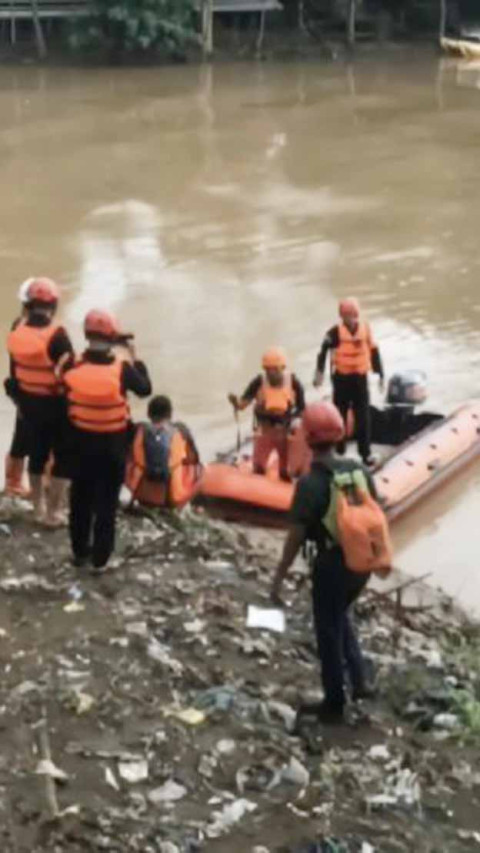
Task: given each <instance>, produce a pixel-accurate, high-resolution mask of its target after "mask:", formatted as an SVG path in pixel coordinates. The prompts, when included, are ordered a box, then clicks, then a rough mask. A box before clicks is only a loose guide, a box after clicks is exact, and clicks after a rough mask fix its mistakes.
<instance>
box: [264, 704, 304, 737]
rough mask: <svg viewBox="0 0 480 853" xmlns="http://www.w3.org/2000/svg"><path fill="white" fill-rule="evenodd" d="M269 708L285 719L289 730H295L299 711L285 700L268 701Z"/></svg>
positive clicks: (286, 727) (274, 713)
mask: <svg viewBox="0 0 480 853" xmlns="http://www.w3.org/2000/svg"><path fill="white" fill-rule="evenodd" d="M267 709H268V711H270V712H271V713H272V714H273V716H277V717H280V719H281V720H283V723H284V725H285V729H286V731H287V732H293V730H294V728H295V725H296V722H297V712H296V711H294V710H293V708H291V707H290V705H287V704H286V703H285V702H273V701H270V702H267Z"/></svg>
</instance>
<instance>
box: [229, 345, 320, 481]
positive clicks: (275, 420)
mask: <svg viewBox="0 0 480 853" xmlns="http://www.w3.org/2000/svg"><path fill="white" fill-rule="evenodd" d="M262 368H263V371H264V372H263V373H261V374H259V375H258V376H256V377H255V378H254V379H252V381H251V382H250V384H249V385H248V386H247V388H246V389H245V391H244V392H243V394H242V396H241V397H240V399H239V398H238V397H237V395H236V394H229V395H228V400H229V402H230V403H231V404H232V406H233V408H234V410H235V412H240V411H242V410H243V409H246V408H247V406H249V405H250V403H252V402H253V401H255V408H254V414H255V433H254V441H253V470H254V472H255V474H265V472H266V469H267V465H268V460H269V458H270V456H271V454H272V453H273V451H274V450H276V452H277V454H278V462H279V475H280V478H281V479H282V480H285V481H287V482H288V481H289V480H290V472H289V470H288V462H289V460H288V449H289V441H288V437H289V433H290V429H291V425H292V421H293V420H294V418H295V417H297V416H298V415H301V413H302V412H303V410H304V408H305V392H304V390H303V385H302V384H301V382H300V381H299V380H298V379H297V377H296V376H295V374H294V373H290V372H288V371H287V358H286V355H285V353H284V351H283V350H282V349H280V347H270V349H268V350H266V352H264V354H263V356H262Z"/></svg>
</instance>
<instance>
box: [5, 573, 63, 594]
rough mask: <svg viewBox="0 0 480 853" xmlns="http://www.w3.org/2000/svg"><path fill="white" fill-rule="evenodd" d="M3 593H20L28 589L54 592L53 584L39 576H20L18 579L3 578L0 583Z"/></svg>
mask: <svg viewBox="0 0 480 853" xmlns="http://www.w3.org/2000/svg"><path fill="white" fill-rule="evenodd" d="M0 589H1V590H3V592H21V591H23V590H28V589H41V590H43V591H44V592H56V589H55V587H54V585H53V584H51V583H49V582H48V581H47V580H46V579H45V578H43V577H42V576H41V575H34V574H31V575H22V576H21V577H19V578H4V579H3V580H1V581H0Z"/></svg>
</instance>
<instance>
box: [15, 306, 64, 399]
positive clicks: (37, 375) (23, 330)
mask: <svg viewBox="0 0 480 853" xmlns="http://www.w3.org/2000/svg"><path fill="white" fill-rule="evenodd" d="M59 328H60V326H57V325H53V324H50V325H48V326H42V327H37V326H29V325H27V324H26V323H23V322H20V323H19V324H18V326H17V327H16V328H15V329H13V330H12V331H11V332H10V334H9V336H8V339H7V348H8V352H9V353H10V356H11V358H12V361H13V372H14V376H15V379H16V380H17V382H18V385H19V388H20V389H21V390H22V391H24V392H25V393H26V394H32V395H33V396H35V397H56V396H58V394H60V393H61V390H62V385H61V382H60V381H59V379H58V378H57V375H56V372H55V364H54V362H53V361H52V359H51V358H50V356H49V354H48V348H49V346H50V342H51V340H52V338H53V337H54V335H55V334H56V332H58V330H59Z"/></svg>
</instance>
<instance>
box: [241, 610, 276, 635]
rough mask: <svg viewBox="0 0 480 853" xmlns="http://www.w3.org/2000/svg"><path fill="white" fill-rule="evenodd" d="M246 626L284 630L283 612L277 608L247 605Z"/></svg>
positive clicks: (268, 629)
mask: <svg viewBox="0 0 480 853" xmlns="http://www.w3.org/2000/svg"><path fill="white" fill-rule="evenodd" d="M247 628H265V629H266V630H267V631H278V633H279V634H283V633H284V632H285V614H284V612H283V610H279V609H277V608H272V607H269V608H265V607H255V605H254V604H249V605H248V613H247Z"/></svg>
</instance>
